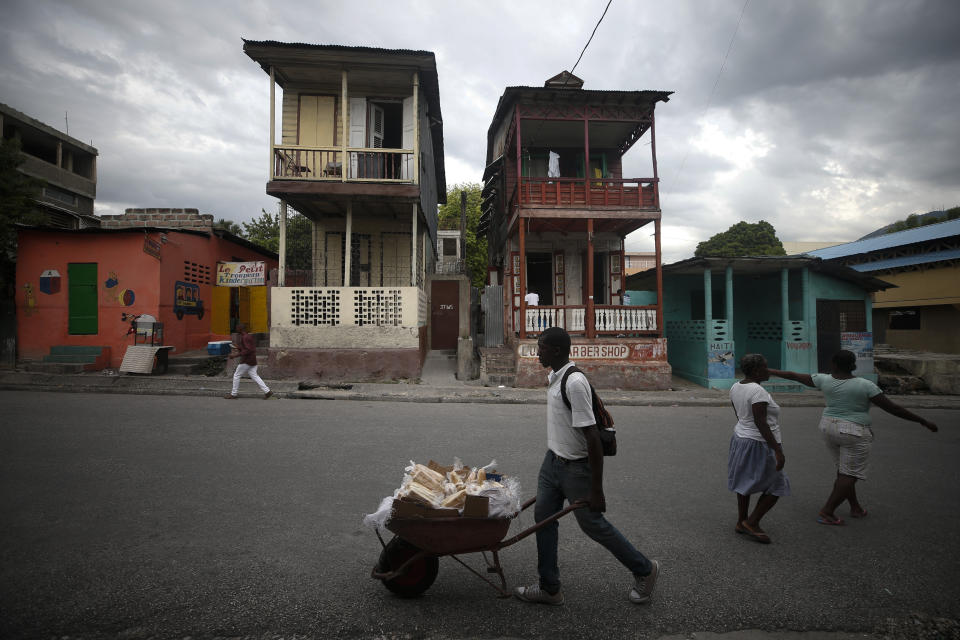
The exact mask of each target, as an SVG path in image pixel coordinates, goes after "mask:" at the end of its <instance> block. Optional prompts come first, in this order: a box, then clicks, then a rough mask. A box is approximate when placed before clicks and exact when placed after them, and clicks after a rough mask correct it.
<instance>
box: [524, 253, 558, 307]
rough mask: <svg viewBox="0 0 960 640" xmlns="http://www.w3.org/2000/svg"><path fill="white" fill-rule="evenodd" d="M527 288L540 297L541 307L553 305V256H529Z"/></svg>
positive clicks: (541, 254) (545, 254)
mask: <svg viewBox="0 0 960 640" xmlns="http://www.w3.org/2000/svg"><path fill="white" fill-rule="evenodd" d="M527 288H528V289H529V290H530V291H533V292H534V293H536V294H537V295H538V296H540V304H541V305H552V304H553V254H550V253H528V254H527Z"/></svg>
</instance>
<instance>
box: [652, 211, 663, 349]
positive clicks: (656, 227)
mask: <svg viewBox="0 0 960 640" xmlns="http://www.w3.org/2000/svg"><path fill="white" fill-rule="evenodd" d="M653 246H654V259H655V260H656V261H657V264H656V269H657V337H659V338H662V337H663V269H662V268H661V266H660V262H661V260H660V218H657V219H656V220H654V221H653Z"/></svg>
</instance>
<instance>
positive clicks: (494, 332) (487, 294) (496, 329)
mask: <svg viewBox="0 0 960 640" xmlns="http://www.w3.org/2000/svg"><path fill="white" fill-rule="evenodd" d="M480 308H481V309H482V311H483V346H484V347H500V346H503V285H500V284H491V285H488V286H486V287H484V288H483V295H481V296H480Z"/></svg>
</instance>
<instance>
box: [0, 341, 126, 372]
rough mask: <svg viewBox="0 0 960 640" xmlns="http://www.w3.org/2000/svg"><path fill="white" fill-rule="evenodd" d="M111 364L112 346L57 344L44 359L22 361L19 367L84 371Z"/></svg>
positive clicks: (40, 369)
mask: <svg viewBox="0 0 960 640" xmlns="http://www.w3.org/2000/svg"><path fill="white" fill-rule="evenodd" d="M109 366H110V347H87V346H76V345H56V346H52V347H50V353H49V354H47V355H45V356H43V360H42V361H39V362H37V361H28V362H21V363H20V364H19V365H18V367H19V368H20V369H23V370H25V371H36V372H39V373H55V374H63V373H83V372H84V371H101V370H103V369H106V368H108V367H109Z"/></svg>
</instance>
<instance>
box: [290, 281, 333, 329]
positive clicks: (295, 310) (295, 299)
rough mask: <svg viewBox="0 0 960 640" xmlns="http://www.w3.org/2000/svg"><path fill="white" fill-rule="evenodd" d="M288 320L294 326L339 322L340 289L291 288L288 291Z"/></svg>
mask: <svg viewBox="0 0 960 640" xmlns="http://www.w3.org/2000/svg"><path fill="white" fill-rule="evenodd" d="M290 321H291V322H292V323H293V324H294V325H296V326H301V325H313V326H320V325H337V324H340V291H339V290H337V289H293V290H292V291H291V292H290Z"/></svg>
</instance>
